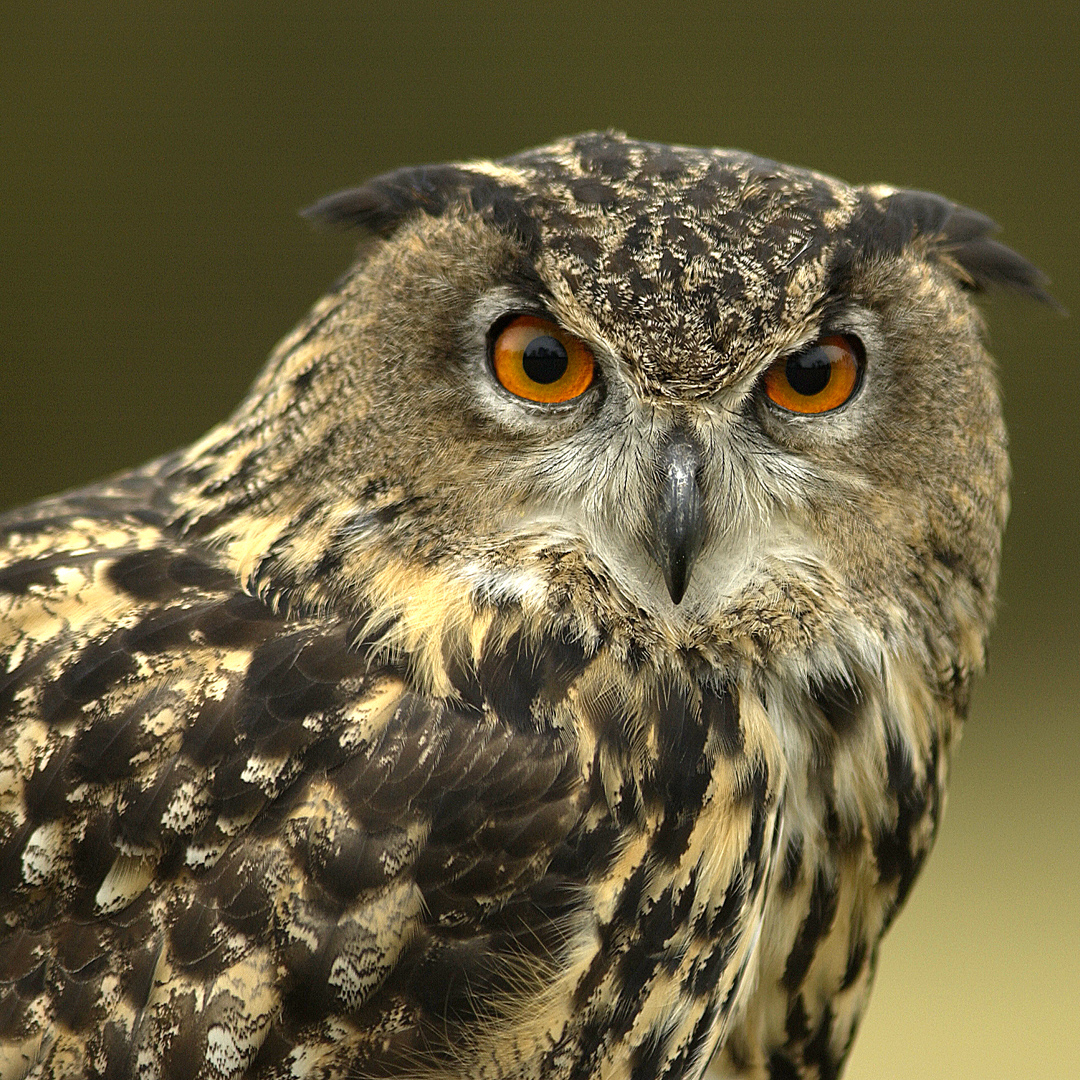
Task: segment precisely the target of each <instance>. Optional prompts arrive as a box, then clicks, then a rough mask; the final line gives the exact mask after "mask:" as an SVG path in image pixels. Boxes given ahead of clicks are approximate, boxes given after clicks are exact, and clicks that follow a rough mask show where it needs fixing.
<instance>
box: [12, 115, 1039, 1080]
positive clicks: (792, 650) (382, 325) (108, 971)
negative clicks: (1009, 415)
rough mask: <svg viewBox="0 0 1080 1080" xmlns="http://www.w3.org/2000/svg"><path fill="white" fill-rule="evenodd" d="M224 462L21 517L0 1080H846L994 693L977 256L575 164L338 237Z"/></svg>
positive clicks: (1001, 450)
mask: <svg viewBox="0 0 1080 1080" xmlns="http://www.w3.org/2000/svg"><path fill="white" fill-rule="evenodd" d="M311 213H312V215H313V216H314V217H315V218H317V219H321V220H322V221H324V222H328V223H331V224H336V225H340V226H355V227H357V228H359V229H360V230H362V233H363V236H364V238H365V239H364V243H363V245H362V247H361V249H360V253H359V257H358V259H357V261H356V263H355V265H354V266H353V267H352V269H351V270H350V271H349V272H348V273H347V274H346V275H345V276H344V277H343V278H342V279H341V280H340V281H339V282H338V284H337V285H336V286H335V288H334V289H333V291H332V292H331V293H330V294H329V295H327V296H326V297H324V298H323V299H322V300H320V301H319V303H318V304H317V305H316V306H315V308H314V309H313V311H312V313H311V315H310V316H309V317H308V318H307V319H306V321H305V322H304V323H303V324H302V325H301V326H300V327H299V328H298V329H297V330H296V331H295V332H294V333H292V334H291V335H290V336H289V337H287V338H286V339H285V340H284V341H283V342H282V344H281V345H280V346H279V347H278V349H277V350H276V351H275V353H274V354H273V356H272V357H271V359H270V361H269V364H268V366H267V368H266V369H265V371H264V372H263V374H262V375H261V376H260V377H259V379H258V381H257V382H256V383H255V385H254V387H253V388H252V390H251V392H250V394H249V395H248V396H247V398H246V399H245V400H244V402H243V403H242V404H241V405H240V407H239V408H238V409H237V411H236V412H235V414H234V415H233V416H232V417H231V418H230V419H229V420H227V421H226V422H225V423H224V424H222V425H221V426H219V427H217V428H216V429H214V430H213V431H211V432H210V433H209V434H208V435H206V436H205V437H204V438H203V439H201V440H200V441H199V442H197V443H196V444H195V445H193V446H191V447H190V448H188V449H185V450H182V451H179V452H177V453H173V454H170V455H168V456H166V457H164V458H162V459H160V460H158V461H155V462H152V463H151V464H149V465H146V466H144V467H143V468H140V469H137V470H135V471H132V472H127V473H124V474H123V475H120V476H117V477H115V478H113V479H111V480H108V481H106V482H104V483H100V484H96V485H94V486H92V487H88V488H84V489H82V490H80V491H76V492H73V493H71V494H67V495H62V496H59V497H56V498H52V499H47V500H45V501H43V502H39V503H36V504H35V505H33V506H30V507H27V508H25V509H22V510H17V511H15V512H13V513H9V514H7V515H6V516H4V517H2V518H0V716H2V718H3V720H2V722H3V726H2V728H0V905H2V910H3V928H2V931H0V988H2V997H0V1002H2V1004H0V1077H3V1078H4V1080H21V1078H23V1077H34V1078H37V1077H42V1078H46V1077H47V1078H60V1077H80V1076H85V1077H108V1078H115V1080H121V1078H128V1077H131V1078H144V1080H194V1078H196V1077H198V1078H214V1080H226V1078H228V1080H235V1078H239V1077H259V1078H281V1080H283V1078H295V1080H300V1078H305V1077H312V1078H316V1077H317V1078H331V1077H342V1078H344V1077H350V1078H364V1077H410V1078H417V1080H421V1078H428V1080H442V1078H447V1080H449V1078H456V1080H465V1078H488V1080H510V1078H517V1080H555V1078H559V1080H592V1078H601V1077H603V1078H605V1080H623V1078H625V1080H631V1078H633V1080H658V1078H661V1077H664V1078H668V1080H677V1078H681V1077H687V1078H689V1077H698V1076H700V1075H701V1074H702V1072H703V1070H704V1069H705V1068H706V1066H707V1065H708V1063H709V1062H710V1061H711V1060H712V1061H714V1063H715V1068H716V1069H717V1070H718V1071H719V1074H720V1075H723V1076H729V1077H753V1078H764V1077H771V1078H772V1080H790V1078H817V1080H822V1078H827V1077H835V1076H837V1075H838V1073H839V1071H840V1069H841V1067H842V1064H843V1061H844V1057H845V1055H846V1053H847V1050H848V1048H849V1046H850V1045H851V1041H852V1038H853V1035H854V1032H855V1028H856V1025H857V1023H858V1020H859V1016H860V1013H861V1012H862V1010H863V1007H864V1005H865V1004H866V1000H867V995H868V992H869V988H870V983H871V979H872V975H873V970H874V962H875V956H876V952H877V946H878V941H879V939H880V938H881V935H882V933H883V932H884V931H885V929H886V928H887V926H888V925H889V922H890V921H891V919H892V918H893V916H894V914H895V913H896V911H897V909H898V908H899V907H900V905H901V904H902V903H903V901H904V898H905V896H906V895H907V892H908V890H909V888H910V887H911V884H912V882H913V880H914V878H915V876H916V874H917V873H918V870H919V867H920V864H921V863H922V861H923V858H924V856H925V855H926V852H927V850H928V848H929V847H930V845H931V843H932V841H933V838H934V833H935V830H936V827H937V823H938V819H939V816H940V812H941V807H942V799H943V792H944V786H945V781H946V773H947V769H948V761H949V752H950V749H951V747H952V745H953V743H954V741H955V739H956V737H957V734H958V730H959V726H960V723H961V721H962V718H963V716H964V714H965V711H966V708H967V700H968V684H969V679H970V677H971V675H972V673H973V672H975V671H977V670H978V669H979V668H980V666H981V665H982V662H983V647H984V640H985V637H986V633H987V627H988V624H989V621H990V618H991V613H992V607H993V598H994V591H995V585H996V579H997V573H998V562H999V554H1000V541H1001V532H1002V527H1003V524H1004V521H1005V517H1006V511H1007V494H1006V484H1007V478H1008V464H1007V459H1006V450H1005V432H1004V428H1003V425H1002V419H1001V412H1000V406H999V400H998V393H997V389H996V386H995V381H994V374H993V370H992V362H991V360H990V358H989V357H988V356H987V354H986V352H985V351H984V348H983V345H982V343H981V323H980V319H979V316H978V314H977V312H976V310H975V308H974V306H973V304H972V302H971V300H970V297H969V294H970V292H971V291H973V290H979V289H981V288H983V287H985V286H988V285H1001V286H1006V287H1011V288H1014V289H1018V290H1020V291H1022V292H1026V293H1029V294H1032V295H1035V296H1045V293H1044V292H1043V279H1042V277H1041V275H1040V274H1039V273H1038V271H1037V270H1035V269H1034V267H1032V266H1031V265H1030V264H1029V263H1027V262H1025V261H1024V260H1023V259H1021V258H1020V257H1019V256H1017V255H1016V254H1014V253H1013V252H1012V251H1010V250H1009V249H1008V248H1006V247H1004V246H1002V245H1001V244H999V243H998V242H997V241H995V240H994V239H992V233H993V231H994V226H993V224H992V223H991V222H990V221H989V220H988V219H987V218H986V217H984V216H982V215H981V214H978V213H975V212H974V211H971V210H967V209H963V208H962V207H959V206H957V205H955V204H953V203H951V202H949V201H947V200H946V199H944V198H942V197H940V196H937V195H930V194H926V193H920V192H913V191H902V190H895V189H891V188H887V187H857V186H850V185H847V184H844V183H841V182H839V181H836V180H833V179H830V178H828V177H826V176H822V175H820V174H817V173H814V172H809V171H805V170H802V169H796V168H790V167H788V166H784V165H779V164H777V163H775V162H771V161H766V160H763V159H760V158H756V157H752V156H749V155H747V154H743V153H737V152H732V151H724V150H701V149H691V148H686V147H678V146H665V145H658V144H652V143H644V142H636V141H633V140H631V139H628V138H626V137H624V136H621V135H616V134H611V133H608V134H589V135H583V136H579V137H576V138H571V139H566V140H563V141H560V142H556V143H553V144H552V145H550V146H547V147H543V148H541V149H538V150H532V151H528V152H526V153H522V154H518V155H515V156H512V157H508V158H505V159H503V160H500V161H494V162H492V161H477V162H471V163H467V164H461V165H446V166H433V167H425V168H416V169H405V170H401V171H398V172H394V173H391V174H389V175H386V176H383V177H380V178H378V179H376V180H373V181H371V182H369V183H367V184H366V185H364V186H362V187H360V188H357V189H354V190H350V191H346V192H343V193H341V194H339V195H335V196H331V197H330V198H328V199H326V200H324V201H323V202H321V203H319V204H317V205H316V206H315V207H313V208H312V211H311Z"/></svg>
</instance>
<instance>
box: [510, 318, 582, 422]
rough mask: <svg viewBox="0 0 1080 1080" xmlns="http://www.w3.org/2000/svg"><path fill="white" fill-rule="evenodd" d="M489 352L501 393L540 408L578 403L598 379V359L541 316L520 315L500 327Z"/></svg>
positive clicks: (568, 334) (556, 324) (569, 335)
mask: <svg viewBox="0 0 1080 1080" xmlns="http://www.w3.org/2000/svg"><path fill="white" fill-rule="evenodd" d="M489 352H490V360H491V369H492V371H493V372H494V374H495V378H496V379H498V381H499V384H500V385H501V386H502V387H503V389H504V390H507V391H508V392H509V393H511V394H513V395H514V396H515V397H518V398H522V399H523V400H525V401H531V402H534V403H536V404H540V405H562V404H566V403H568V402H571V401H574V400H575V399H576V398H579V397H581V395H582V394H584V393H585V391H586V390H588V389H589V387H590V386H592V384H593V382H594V381H595V379H596V358H595V357H594V356H593V353H592V350H591V349H590V348H589V347H588V345H586V344H585V342H583V341H582V340H581V339H580V338H577V337H575V336H574V335H573V334H570V333H568V332H567V331H565V330H564V329H563V328H562V327H561V326H559V325H558V323H556V322H553V321H552V320H551V319H545V318H543V317H542V316H540V315H516V316H513V317H511V318H510V319H509V320H508V321H506V322H503V323H497V324H496V325H495V326H494V327H493V328H492V339H491V344H490V347H489Z"/></svg>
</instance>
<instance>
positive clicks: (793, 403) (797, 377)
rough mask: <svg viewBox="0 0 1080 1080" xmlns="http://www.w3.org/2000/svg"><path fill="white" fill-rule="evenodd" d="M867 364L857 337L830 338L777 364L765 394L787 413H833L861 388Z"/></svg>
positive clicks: (768, 377)
mask: <svg viewBox="0 0 1080 1080" xmlns="http://www.w3.org/2000/svg"><path fill="white" fill-rule="evenodd" d="M864 360H865V353H864V352H863V347H862V342H861V341H859V339H858V338H857V337H854V336H853V335H851V334H830V335H829V336H828V337H823V338H822V339H821V340H820V341H817V342H815V343H814V344H813V345H811V346H810V348H809V349H805V350H804V351H803V352H801V353H796V354H795V355H794V356H785V357H784V358H783V359H781V360H777V361H776V363H775V364H773V366H772V367H771V368H769V370H768V371H766V372H765V393H766V394H767V395H768V398H769V400H770V401H773V402H775V403H776V404H777V405H779V406H780V408H782V409H787V410H788V412H795V413H823V412H831V411H832V410H833V409H839V408H840V406H841V405H843V404H844V402H845V401H847V400H849V399H850V398H851V396H852V394H854V393H855V391H856V390H857V389H858V388H859V381H860V378H861V376H862V369H863V362H864Z"/></svg>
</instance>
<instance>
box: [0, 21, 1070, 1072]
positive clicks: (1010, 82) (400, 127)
mask: <svg viewBox="0 0 1080 1080" xmlns="http://www.w3.org/2000/svg"><path fill="white" fill-rule="evenodd" d="M723 8H726V9H727V10H723ZM452 9H456V10H452ZM718 9H720V10H718ZM811 12H812V13H811ZM1078 12H1080V5H1076V4H1075V3H1066V2H1064V0H1062V2H1059V3H1053V2H1046V0H1031V2H1029V3H1027V4H1024V5H1017V4H1013V3H1004V2H1000V0H983V2H981V3H978V4H966V5H963V4H960V5H954V4H949V3H937V4H933V5H930V4H927V5H920V4H915V3H911V2H897V3H892V4H865V3H864V4H845V3H835V4H832V5H829V6H827V7H826V6H824V5H804V4H795V3H788V4H784V3H758V2H753V0H749V2H747V0H744V2H742V3H739V4H737V5H736V4H727V5H719V4H717V5H709V4H701V5H695V4H693V3H682V4H670V5H667V4H664V3H659V2H656V0H654V2H651V3H639V2H631V0H623V2H621V3H594V4H591V5H567V4H546V3H534V4H531V5H528V6H527V9H526V6H525V5H521V6H520V7H518V6H515V7H514V9H513V12H512V14H511V7H510V5H497V4H493V3H484V2H478V3H473V4H471V5H449V4H431V5H425V4H421V3H405V2H402V0H397V2H384V0H377V2H376V0H365V2H364V3H356V4H337V5H332V4H297V5H286V4H273V5H267V4H255V3H244V2H232V3H227V4H219V3H215V4H207V3H198V2H193V3H188V4H176V5H170V4H154V5H147V4H143V5H135V4H129V3H116V4H110V5H101V4H96V3H89V2H86V0H64V2H63V3H52V4H42V3H33V2H28V3H24V4H20V5H14V4H12V5H6V10H5V12H4V13H3V14H0V100H2V102H3V111H2V114H0V509H3V508H6V507H8V506H12V505H16V504H18V503H20V502H23V501H27V500H30V499H32V498H34V497H36V496H39V495H44V494H46V493H49V492H53V491H57V490H60V489H63V488H67V487H71V486H74V485H78V484H82V483H84V482H86V481H89V480H92V479H94V478H97V477H100V476H103V475H105V474H107V473H109V472H112V471H114V470H118V469H120V468H123V467H125V466H129V465H135V464H137V463H139V462H141V461H143V460H145V459H147V458H149V457H152V456H154V455H156V454H159V453H161V452H163V451H165V450H168V449H170V448H173V447H175V446H177V445H180V444H183V443H186V442H189V441H190V440H192V439H194V438H195V437H196V436H198V435H199V434H201V433H202V432H203V431H204V430H205V429H206V428H207V427H208V426H209V425H211V424H212V423H214V422H215V421H217V420H220V419H221V418H223V417H224V416H226V415H227V413H228V412H229V411H230V410H231V408H232V406H233V405H234V404H235V402H236V401H237V400H238V398H239V397H240V395H241V394H242V392H243V391H244V389H245V387H246V386H247V384H248V383H249V381H250V380H251V379H252V377H253V376H254V374H255V373H256V371H257V370H258V368H259V367H260V365H261V363H262V361H263V359H264V357H265V355H266V353H267V352H268V350H269V349H270V348H271V346H272V345H273V344H274V342H275V341H276V340H277V339H278V338H279V337H281V336H282V335H284V334H285V333H286V331H288V330H289V328H290V327H291V326H292V324H293V323H294V322H295V321H296V320H297V319H298V318H299V317H300V316H301V315H302V314H303V312H304V311H305V309H306V308H307V307H308V306H309V304H310V303H311V302H312V301H313V300H314V299H315V298H316V297H317V296H318V295H319V293H320V291H321V290H322V289H323V288H324V287H325V286H326V285H328V284H329V283H330V282H331V281H332V280H333V278H334V277H335V276H336V275H337V274H338V273H339V272H340V271H341V270H342V269H343V268H344V267H345V265H346V264H347V262H348V260H349V257H350V252H351V248H352V244H353V240H352V239H349V238H343V237H340V236H327V235H325V234H318V233H315V232H313V231H312V230H311V229H310V228H309V227H308V226H307V225H306V224H305V223H304V222H303V221H301V220H300V219H299V218H298V217H297V216H296V211H297V209H298V208H299V207H302V206H304V205H306V204H308V203H310V202H312V201H314V200H315V199H317V198H318V197H320V196H321V195H324V194H326V193H328V192H331V191H334V190H336V189H338V188H341V187H346V186H350V185H353V184H356V183H358V182H359V181H361V180H363V179H364V178H366V177H368V176H370V175H372V174H375V173H378V172H381V171H384V170H387V169H391V168H394V167H396V166H399V165H404V164H416V163H420V162H425V161H441V160H447V159H456V158H469V157H476V156H485V157H486V156H495V155H500V154H505V153H509V152H512V151H514V150H518V149H522V148H524V147H527V146H530V145H535V144H538V143H540V142H544V141H548V140H550V139H551V138H553V137H554V136H557V135H562V134H568V133H571V132H575V131H579V130H584V129H588V128H604V127H616V128H620V129H623V130H625V131H627V132H629V133H630V134H632V135H634V136H637V137H641V138H648V139H656V140H662V141H668V142H684V143H695V144H704V145H714V146H734V147H739V148H742V149H746V150H751V151H753V152H755V153H757V154H761V155H765V156H768V157H773V158H778V159H780V160H783V161H789V162H792V163H794V164H799V165H806V166H811V167H813V168H816V169H819V170H822V171H825V172H829V173H833V174H835V175H837V176H840V177H843V178H844V179H846V180H851V181H859V182H863V181H888V182H889V183H892V184H896V185H903V186H910V187H917V188H926V189H931V190H936V191H941V192H943V193H945V194H947V195H949V196H950V197H952V198H953V199H956V200H957V201H959V202H962V203H965V204H967V205H970V206H973V207H977V208H978V209H980V210H983V211H985V212H986V213H988V214H990V215H991V216H992V217H993V218H994V219H995V220H997V221H998V222H1000V223H1001V224H1002V226H1003V228H1004V233H1003V238H1004V239H1005V241H1006V242H1007V243H1009V244H1011V245H1012V246H1014V247H1015V248H1016V249H1017V250H1018V251H1020V252H1022V253H1023V254H1025V255H1026V256H1028V257H1029V258H1031V259H1032V260H1033V261H1034V262H1036V263H1037V264H1038V265H1039V266H1041V267H1042V268H1043V269H1044V270H1045V271H1046V272H1047V273H1048V274H1049V275H1050V277H1051V279H1052V280H1053V291H1054V292H1055V294H1056V296H1057V297H1058V299H1059V300H1060V301H1061V302H1062V303H1063V304H1064V305H1065V306H1066V307H1067V308H1069V309H1071V311H1072V312H1073V316H1072V317H1071V318H1062V317H1061V316H1059V315H1057V314H1055V313H1053V312H1052V311H1050V310H1048V309H1045V308H1043V309H1040V308H1038V307H1037V306H1035V305H1033V304H1031V303H1028V302H1024V301H1022V300H1020V299H1016V298H1012V297H1005V296H997V297H990V298H988V299H987V300H986V302H985V304H984V309H985V311H986V313H987V316H988V319H989V325H990V341H991V345H992V349H993V351H994V353H995V355H996V356H997V357H998V359H999V361H1000V365H1001V381H1002V384H1003V387H1004V393H1005V402H1006V410H1007V415H1008V419H1009V425H1010V429H1011V433H1012V446H1013V461H1014V467H1015V480H1014V485H1013V518H1012V522H1011V524H1010V528H1009V533H1008V536H1007V539H1006V553H1005V568H1004V578H1003V582H1002V603H1001V615H1000V619H999V623H998V628H997V630H996V632H995V634H994V637H993V639H992V642H991V670H990V672H989V675H988V676H987V677H986V678H985V679H984V680H982V682H981V683H980V684H979V686H978V689H977V692H976V695H975V700H974V705H973V711H972V718H971V722H970V724H969V726H968V729H967V733H966V735H965V738H964V743H963V745H962V747H961V751H960V754H959V758H958V760H957V764H956V769H955V777H954V782H953V785H952V790H951V794H950V804H949V810H948V813H947V815H946V818H945V823H944V826H943V830H942V835H941V839H940V841H939V844H938V848H937V850H936V852H935V853H934V855H933V857H932V858H931V860H930V863H929V865H928V868H927V869H926V871H925V872H924V875H923V879H922V881H921V883H920V885H919V886H918V887H916V889H915V890H914V893H913V898H912V900H911V901H910V902H909V904H908V908H907V910H906V912H905V913H904V914H903V915H902V916H901V918H900V919H899V921H898V923H897V924H896V926H895V928H894V929H893V930H892V931H891V933H890V935H889V937H888V939H887V940H886V942H885V945H884V948H883V953H882V960H881V966H880V970H879V974H878V980H877V989H876V992H875V994H874V997H873V999H872V1001H871V1006H870V1010H869V1014H868V1016H867V1018H866V1021H865V1023H864V1026H863V1029H862V1031H861V1033H860V1035H859V1037H858V1039H857V1041H856V1044H855V1049H854V1051H853V1053H852V1057H851V1060H850V1063H849V1067H848V1069H847V1072H846V1074H845V1075H846V1076H847V1077H848V1078H849V1080H890V1078H894V1077H895V1078H905V1080H906V1078H911V1077H942V1078H949V1080H954V1078H955V1080H967V1078H972V1080H974V1078H978V1080H995V1078H999V1077H1017V1078H1028V1077H1039V1078H1040V1080H1050V1078H1058V1077H1060V1078H1075V1077H1077V1076H1080V779H1078V778H1080V705H1078V701H1080V670H1078V669H1080V626H1078V622H1077V601H1078V599H1080V494H1078V489H1080V363H1078V361H1080V357H1078V349H1077V344H1078V326H1080V290H1078V287H1077V261H1078V253H1080V227H1078V221H1080V214H1078V211H1077V206H1078V197H1080V185H1078V182H1077V172H1078V166H1080V138H1078V133H1080V125H1078V108H1080V105H1078V102H1080V91H1078V88H1077V83H1078V76H1080V71H1078V57H1080V33H1078V30H1080V14H1078Z"/></svg>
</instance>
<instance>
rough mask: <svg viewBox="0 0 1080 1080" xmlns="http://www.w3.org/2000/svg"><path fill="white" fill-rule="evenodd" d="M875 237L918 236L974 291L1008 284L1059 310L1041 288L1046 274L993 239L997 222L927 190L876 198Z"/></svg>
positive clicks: (887, 242)
mask: <svg viewBox="0 0 1080 1080" xmlns="http://www.w3.org/2000/svg"><path fill="white" fill-rule="evenodd" d="M882 208H883V210H884V220H883V221H881V222H880V223H879V224H878V227H877V229H875V230H874V231H875V233H876V237H875V239H876V241H877V243H878V244H881V245H884V246H885V247H887V248H890V249H892V250H895V251H900V250H901V249H902V248H903V247H905V246H906V245H907V244H909V243H910V242H911V241H912V240H913V239H915V238H916V237H923V238H925V239H926V240H928V241H930V242H931V244H932V245H933V246H934V247H935V248H936V249H937V250H938V251H940V252H941V254H942V255H943V256H945V257H946V258H947V259H948V260H949V261H950V262H952V263H953V264H955V265H956V266H957V267H959V269H960V270H961V272H962V274H963V277H962V278H961V284H962V285H964V286H966V287H967V288H970V289H974V290H976V291H983V290H985V289H988V288H991V287H995V286H996V287H1000V288H1006V289H1012V290H1014V291H1015V292H1020V293H1024V294H1026V295H1027V296H1031V297H1033V298H1034V299H1036V300H1039V301H1041V302H1042V303H1044V304H1049V305H1050V306H1051V307H1054V308H1057V309H1058V310H1063V309H1062V308H1061V305H1060V304H1058V302H1057V301H1056V300H1055V299H1054V298H1053V297H1052V296H1051V295H1050V293H1049V292H1047V285H1048V284H1049V280H1048V279H1047V277H1046V275H1045V274H1044V273H1043V272H1042V271H1041V270H1040V269H1039V268H1038V267H1036V266H1035V265H1034V264H1033V263H1030V262H1028V260H1027V259H1025V258H1024V257H1023V256H1021V255H1018V254H1017V253H1016V252H1015V251H1013V250H1012V248H1009V247H1006V246H1005V245H1004V244H1002V243H1000V242H999V241H997V240H995V239H994V234H995V233H996V232H998V231H999V229H998V226H997V225H996V224H995V223H994V222H993V221H991V219H990V218H988V217H987V216H986V215H985V214H980V213H979V212H978V211H977V210H970V209H968V208H967V207H966V206H959V205H957V204H956V203H954V202H951V201H950V200H949V199H946V198H945V197H944V196H942V195H935V194H933V193H931V192H928V191H898V192H896V193H895V194H893V195H889V196H887V197H886V198H885V199H883V200H882Z"/></svg>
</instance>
